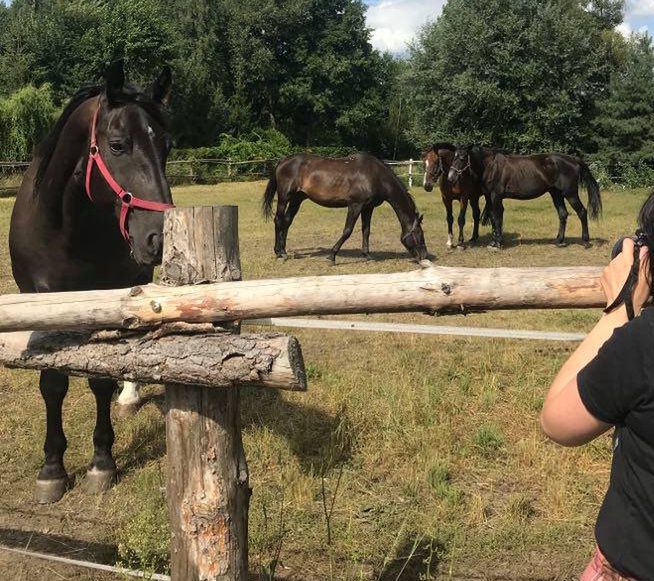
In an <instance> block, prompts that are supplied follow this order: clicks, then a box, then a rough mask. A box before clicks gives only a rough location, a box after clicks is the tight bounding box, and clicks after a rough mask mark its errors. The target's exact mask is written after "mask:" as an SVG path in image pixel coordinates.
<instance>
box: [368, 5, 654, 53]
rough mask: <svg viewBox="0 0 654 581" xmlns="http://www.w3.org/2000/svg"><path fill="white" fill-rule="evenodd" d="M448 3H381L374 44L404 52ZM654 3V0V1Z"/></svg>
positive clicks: (371, 13) (373, 10)
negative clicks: (423, 26)
mask: <svg viewBox="0 0 654 581" xmlns="http://www.w3.org/2000/svg"><path fill="white" fill-rule="evenodd" d="M445 2H446V0H381V2H379V3H378V4H376V5H374V6H370V7H369V8H368V11H367V12H366V23H367V24H368V26H369V27H370V28H371V29H372V35H371V42H372V45H373V46H374V47H375V48H377V49H379V50H382V51H390V52H392V53H401V52H404V51H405V50H406V48H407V44H408V43H409V42H411V41H412V40H413V39H414V38H415V36H416V33H417V32H418V30H419V28H420V27H421V26H422V25H423V24H425V23H426V22H429V21H431V20H436V18H437V17H438V15H439V14H440V13H441V11H442V9H443V5H444V4H445ZM652 2H654V0H652Z"/></svg>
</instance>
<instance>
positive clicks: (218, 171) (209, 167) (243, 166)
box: [0, 158, 424, 196]
mask: <svg viewBox="0 0 654 581" xmlns="http://www.w3.org/2000/svg"><path fill="white" fill-rule="evenodd" d="M278 161H279V160H278V159H251V160H247V161H232V160H229V159H209V158H207V159H175V160H171V161H169V162H168V167H167V175H168V179H169V180H170V182H171V183H172V184H173V185H180V184H212V183H220V182H231V181H243V180H252V179H267V178H268V176H269V175H270V173H271V172H272V170H273V169H274V167H275V165H276V164H277V162H278ZM386 163H387V164H388V165H389V166H391V167H392V168H393V169H394V171H395V173H396V174H397V175H398V177H400V178H402V179H404V180H406V183H407V185H408V186H409V187H413V186H414V185H416V184H420V183H421V182H422V176H423V175H424V166H423V164H422V162H421V161H419V160H414V159H409V160H407V161H395V160H393V161H391V160H386ZM28 166H29V162H27V161H0V195H5V196H7V195H13V194H15V193H16V192H17V191H18V187H19V186H20V181H21V179H22V176H23V173H24V172H25V170H26V169H27V168H28Z"/></svg>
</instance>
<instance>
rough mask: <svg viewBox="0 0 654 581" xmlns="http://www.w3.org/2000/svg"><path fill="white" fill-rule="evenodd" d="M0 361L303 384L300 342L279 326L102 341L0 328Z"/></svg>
mask: <svg viewBox="0 0 654 581" xmlns="http://www.w3.org/2000/svg"><path fill="white" fill-rule="evenodd" d="M0 364H2V365H4V366H6V367H18V368H23V369H56V370H57V371H61V372H62V373H64V374H66V375H78V376H84V377H108V378H111V379H117V380H126V381H137V382H140V383H178V384H186V385H202V386H206V387H209V388H225V387H234V386H239V385H247V384H250V383H256V384H257V385H261V386H264V387H270V388H279V389H289V390H295V391H304V390H306V375H305V371H304V362H303V360H302V352H301V350H300V345H299V342H298V341H297V339H295V338H294V337H291V336H289V335H284V334H280V333H266V334H248V335H233V334H231V333H213V334H209V335H207V334H193V335H181V334H172V335H165V336H162V337H159V336H158V335H157V334H156V333H149V334H146V335H143V334H139V335H134V336H117V337H115V338H112V337H111V336H108V337H107V338H105V339H102V340H96V339H94V337H92V335H91V333H90V332H88V331H86V332H57V331H55V332H39V331H37V332H29V331H24V332H17V333H0Z"/></svg>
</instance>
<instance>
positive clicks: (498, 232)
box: [489, 195, 504, 250]
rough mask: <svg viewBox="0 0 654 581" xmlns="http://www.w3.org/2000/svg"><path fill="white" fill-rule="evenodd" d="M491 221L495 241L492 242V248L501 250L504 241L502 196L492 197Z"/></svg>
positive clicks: (490, 246)
mask: <svg viewBox="0 0 654 581" xmlns="http://www.w3.org/2000/svg"><path fill="white" fill-rule="evenodd" d="M491 203H492V206H491V223H492V225H493V241H492V242H491V243H490V245H489V248H490V249H491V250H500V249H501V248H502V244H503V243H504V233H503V228H504V203H503V202H502V197H501V196H498V195H494V196H492V197H491Z"/></svg>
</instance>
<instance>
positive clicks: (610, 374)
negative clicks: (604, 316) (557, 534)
mask: <svg viewBox="0 0 654 581" xmlns="http://www.w3.org/2000/svg"><path fill="white" fill-rule="evenodd" d="M577 384H578V387H579V395H580V396H581V400H582V401H583V403H584V405H585V406H586V409H587V410H588V411H589V412H590V413H591V414H592V415H593V416H594V417H596V418H597V419H598V420H600V421H602V422H605V423H607V424H612V425H614V426H615V427H616V429H615V433H614V436H613V463H612V466H611V480H610V484H609V489H608V491H607V493H606V497H605V498H604V503H603V504H602V508H601V509H600V513H599V516H598V518H597V524H596V526H595V536H596V538H597V544H598V545H599V547H600V549H601V551H602V552H603V553H604V555H605V556H606V558H607V559H608V560H609V562H610V563H611V564H612V565H613V566H614V567H615V568H616V569H617V570H618V571H620V572H621V573H623V574H626V575H629V576H632V577H636V578H638V579H643V580H647V579H652V580H654V308H647V309H645V310H644V311H643V313H642V314H641V315H640V316H639V317H637V318H636V319H634V320H633V321H631V322H630V323H627V324H626V325H624V326H622V327H620V328H618V329H616V330H615V332H614V333H613V336H612V337H611V339H609V340H608V341H607V342H606V343H605V344H604V345H603V346H602V348H601V349H600V351H599V353H598V354H597V357H595V359H593V361H591V362H590V363H589V364H588V365H587V366H586V367H585V368H584V369H583V370H582V371H581V372H580V373H579V374H578V376H577Z"/></svg>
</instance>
